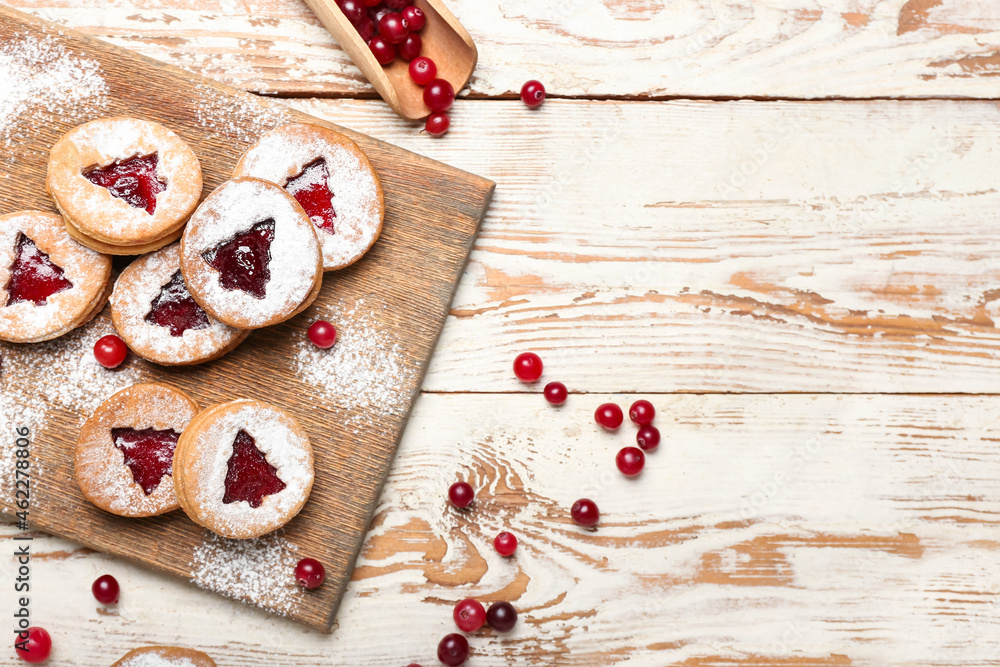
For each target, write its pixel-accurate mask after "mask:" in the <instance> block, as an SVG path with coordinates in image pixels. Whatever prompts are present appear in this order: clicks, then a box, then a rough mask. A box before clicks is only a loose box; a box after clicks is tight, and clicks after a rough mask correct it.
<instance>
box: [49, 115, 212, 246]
mask: <svg viewBox="0 0 1000 667" xmlns="http://www.w3.org/2000/svg"><path fill="white" fill-rule="evenodd" d="M46 188H47V189H48V191H49V193H50V194H51V195H52V198H53V199H54V200H55V201H56V204H57V206H58V207H59V210H60V211H61V212H62V213H63V215H64V216H65V217H66V219H67V221H68V223H69V224H71V225H72V226H73V227H75V228H76V229H77V230H78V231H79V232H80V234H81V235H83V236H85V237H88V238H91V239H94V240H95V241H97V242H100V243H103V244H107V245H113V246H129V247H134V246H148V245H149V244H151V243H154V242H156V241H158V240H160V239H162V238H164V237H167V236H170V235H171V234H173V233H175V232H177V231H178V230H179V229H180V228H181V227H182V226H183V225H184V222H185V221H186V220H187V217H188V216H189V215H190V214H191V212H192V211H193V210H194V209H195V207H196V206H197V205H198V199H199V198H200V197H201V189H202V177H201V165H200V163H199V162H198V157H197V156H196V155H195V154H194V151H192V150H191V148H190V147H189V146H188V145H187V143H185V142H184V140H183V139H181V138H180V137H178V136H177V135H176V134H174V133H173V132H172V131H170V130H168V129H167V128H165V127H163V126H162V125H160V124H159V123H153V122H150V121H145V120H139V119H136V118H125V117H115V118H99V119H97V120H93V121H90V122H89V123H84V124H83V125H80V126H78V127H75V128H73V129H72V130H70V131H69V132H68V133H66V134H65V135H64V136H63V137H62V138H61V139H60V140H59V141H57V142H56V143H55V145H54V146H53V147H52V151H51V153H50V154H49V164H48V176H47V179H46ZM133 254H135V253H133Z"/></svg>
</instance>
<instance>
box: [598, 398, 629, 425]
mask: <svg viewBox="0 0 1000 667" xmlns="http://www.w3.org/2000/svg"><path fill="white" fill-rule="evenodd" d="M594 419H596V420H597V423H598V424H600V425H601V426H603V427H604V428H606V429H608V430H609V431H614V430H615V429H617V428H618V427H619V426H621V425H622V421H623V420H624V419H625V415H623V414H622V409H621V408H619V407H618V406H617V405H615V404H614V403H604V404H602V405H600V406H598V408H597V410H596V411H595V412H594Z"/></svg>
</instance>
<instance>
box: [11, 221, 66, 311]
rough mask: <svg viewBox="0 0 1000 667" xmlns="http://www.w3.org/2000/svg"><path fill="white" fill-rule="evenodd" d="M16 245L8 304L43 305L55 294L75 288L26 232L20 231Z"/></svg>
mask: <svg viewBox="0 0 1000 667" xmlns="http://www.w3.org/2000/svg"><path fill="white" fill-rule="evenodd" d="M14 248H15V250H16V253H15V257H14V263H13V264H12V265H11V267H10V280H8V281H7V305H8V306H13V305H14V304H16V303H21V302H23V301H29V302H31V303H33V304H35V305H36V306H43V305H45V302H46V300H47V299H48V298H49V297H50V296H52V295H53V294H57V293H59V292H63V291H65V290H68V289H70V288H71V287H73V283H71V282H70V281H69V280H67V279H66V275H65V272H64V271H63V270H62V268H60V267H59V266H57V265H56V264H54V263H53V262H52V260H51V259H49V256H48V255H46V254H45V253H44V252H42V251H41V250H39V249H38V246H36V245H35V242H34V241H32V240H31V239H29V238H28V237H27V236H25V235H24V234H23V233H20V232H19V233H18V235H17V241H16V242H15V244H14Z"/></svg>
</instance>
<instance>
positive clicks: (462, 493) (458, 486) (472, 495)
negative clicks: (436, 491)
mask: <svg viewBox="0 0 1000 667" xmlns="http://www.w3.org/2000/svg"><path fill="white" fill-rule="evenodd" d="M448 499H449V500H450V501H451V504H452V505H454V506H455V507H458V508H462V507H468V506H469V505H471V504H472V501H473V500H475V499H476V492H475V491H474V490H473V489H472V485H471V484H469V483H468V482H455V483H454V484H452V485H451V488H449V489H448Z"/></svg>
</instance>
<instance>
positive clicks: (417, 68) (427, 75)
mask: <svg viewBox="0 0 1000 667" xmlns="http://www.w3.org/2000/svg"><path fill="white" fill-rule="evenodd" d="M437 73H438V68H437V65H435V64H434V61H433V60H431V59H430V58H427V57H426V56H421V57H419V58H414V59H413V60H411V61H410V78H411V79H413V83H415V84H417V85H418V86H424V85H427V84H428V83H430V82H431V81H433V80H434V77H436V76H437Z"/></svg>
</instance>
